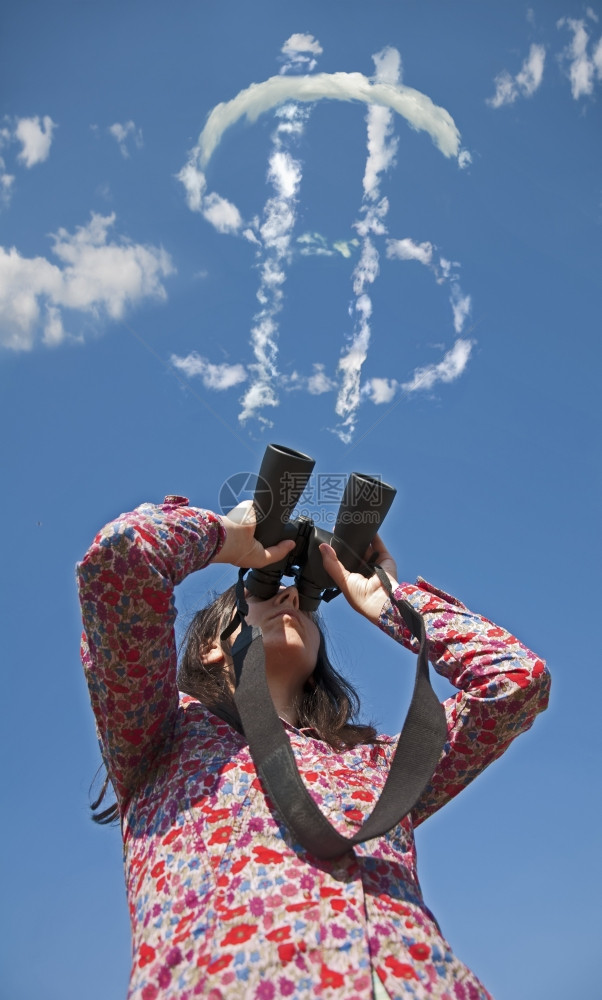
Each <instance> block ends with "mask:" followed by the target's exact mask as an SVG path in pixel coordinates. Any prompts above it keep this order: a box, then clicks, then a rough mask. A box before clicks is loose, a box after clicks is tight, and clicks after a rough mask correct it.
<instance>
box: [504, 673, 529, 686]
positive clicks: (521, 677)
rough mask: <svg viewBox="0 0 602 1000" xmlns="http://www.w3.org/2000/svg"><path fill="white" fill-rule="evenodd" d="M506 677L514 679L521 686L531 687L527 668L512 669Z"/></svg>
mask: <svg viewBox="0 0 602 1000" xmlns="http://www.w3.org/2000/svg"><path fill="white" fill-rule="evenodd" d="M506 677H508V678H509V679H510V680H511V681H514V683H515V684H518V686H519V687H520V688H527V687H529V683H530V682H529V675H528V674H527V672H526V670H511V671H510V672H509V673H507V674H506Z"/></svg>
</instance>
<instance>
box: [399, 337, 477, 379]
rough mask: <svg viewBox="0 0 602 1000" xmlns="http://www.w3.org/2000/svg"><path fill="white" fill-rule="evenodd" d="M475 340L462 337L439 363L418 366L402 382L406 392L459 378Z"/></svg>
mask: <svg viewBox="0 0 602 1000" xmlns="http://www.w3.org/2000/svg"><path fill="white" fill-rule="evenodd" d="M473 343H474V342H473V341H472V340H466V339H463V338H460V339H458V340H456V342H455V344H454V346H453V347H452V348H451V350H449V351H448V352H447V353H446V355H445V356H444V358H443V360H442V361H439V363H438V364H436V365H435V364H433V365H426V366H425V367H424V368H416V370H415V372H414V375H413V376H412V379H411V380H410V381H409V382H404V383H403V384H402V389H404V390H405V392H417V391H418V390H422V391H425V390H427V389H432V388H433V386H434V385H435V383H436V382H453V381H454V380H455V379H457V378H459V377H460V375H461V374H462V372H463V371H464V369H465V368H466V365H467V364H468V359H469V358H470V352H471V350H472V348H473Z"/></svg>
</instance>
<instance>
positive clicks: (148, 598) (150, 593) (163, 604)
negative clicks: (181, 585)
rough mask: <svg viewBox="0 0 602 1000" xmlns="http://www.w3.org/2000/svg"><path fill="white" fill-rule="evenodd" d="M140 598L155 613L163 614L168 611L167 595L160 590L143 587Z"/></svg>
mask: <svg viewBox="0 0 602 1000" xmlns="http://www.w3.org/2000/svg"><path fill="white" fill-rule="evenodd" d="M142 598H143V600H144V601H145V602H146V604H149V605H150V607H151V608H152V609H153V611H156V612H157V614H164V613H165V612H166V611H169V595H168V594H164V593H163V591H162V590H153V588H152V587H143V588H142Z"/></svg>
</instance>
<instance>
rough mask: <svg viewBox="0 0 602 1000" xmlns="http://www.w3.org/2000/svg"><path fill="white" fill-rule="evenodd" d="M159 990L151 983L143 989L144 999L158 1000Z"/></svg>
mask: <svg viewBox="0 0 602 1000" xmlns="http://www.w3.org/2000/svg"><path fill="white" fill-rule="evenodd" d="M158 996H159V990H158V989H157V987H156V986H153V984H152V983H149V984H148V985H147V986H145V987H144V988H143V990H142V1000H157V997H158Z"/></svg>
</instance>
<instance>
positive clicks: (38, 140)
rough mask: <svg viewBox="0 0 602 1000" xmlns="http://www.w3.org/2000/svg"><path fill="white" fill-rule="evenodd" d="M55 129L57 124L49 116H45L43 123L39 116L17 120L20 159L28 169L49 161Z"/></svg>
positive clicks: (16, 130)
mask: <svg viewBox="0 0 602 1000" xmlns="http://www.w3.org/2000/svg"><path fill="white" fill-rule="evenodd" d="M55 128H56V122H53V120H52V118H51V117H50V116H49V115H44V118H43V119H42V120H41V121H40V117H39V115H36V117H35V118H19V119H17V125H16V127H15V138H16V139H17V140H18V141H19V142H20V143H21V147H22V148H21V152H20V153H19V159H20V160H21V162H22V163H24V164H25V166H26V167H33V166H35V165H36V163H43V162H44V160H47V159H48V155H49V153H50V146H51V144H52V133H53V131H54V129H55Z"/></svg>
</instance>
